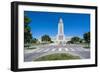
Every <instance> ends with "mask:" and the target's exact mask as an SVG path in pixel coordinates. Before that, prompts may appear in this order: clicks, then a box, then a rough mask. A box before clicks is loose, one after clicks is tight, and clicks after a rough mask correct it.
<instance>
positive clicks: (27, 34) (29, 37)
mask: <svg viewBox="0 0 100 73" xmlns="http://www.w3.org/2000/svg"><path fill="white" fill-rule="evenodd" d="M30 22H31V19H30V18H29V17H27V16H24V43H30V42H31V40H32V33H31V28H30V26H29V23H30Z"/></svg>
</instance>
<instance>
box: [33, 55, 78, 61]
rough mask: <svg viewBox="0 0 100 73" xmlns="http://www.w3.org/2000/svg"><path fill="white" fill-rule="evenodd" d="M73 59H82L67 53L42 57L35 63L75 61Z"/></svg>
mask: <svg viewBox="0 0 100 73" xmlns="http://www.w3.org/2000/svg"><path fill="white" fill-rule="evenodd" d="M73 59H80V57H79V56H74V55H71V54H66V53H56V54H50V55H46V56H42V57H40V58H37V59H36V60H34V61H51V60H73Z"/></svg>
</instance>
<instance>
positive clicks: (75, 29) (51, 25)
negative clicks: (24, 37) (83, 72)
mask: <svg viewBox="0 0 100 73" xmlns="http://www.w3.org/2000/svg"><path fill="white" fill-rule="evenodd" d="M24 15H26V16H28V17H29V18H30V19H31V20H32V21H31V23H30V24H29V26H30V27H31V31H32V36H33V38H40V37H41V36H42V35H45V34H48V35H49V36H51V37H55V36H56V35H57V32H58V22H59V19H60V18H62V19H63V23H64V34H65V35H66V37H67V36H68V37H70V36H71V37H72V36H78V37H81V38H82V36H83V34H84V33H85V32H88V31H90V14H79V13H58V12H57V13H56V12H34V11H24Z"/></svg>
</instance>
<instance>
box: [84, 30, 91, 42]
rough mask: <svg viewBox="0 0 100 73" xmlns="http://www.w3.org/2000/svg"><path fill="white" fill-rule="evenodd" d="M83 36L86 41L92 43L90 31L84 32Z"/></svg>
mask: <svg viewBox="0 0 100 73" xmlns="http://www.w3.org/2000/svg"><path fill="white" fill-rule="evenodd" d="M83 38H84V40H85V42H86V43H90V32H87V33H84V34H83Z"/></svg>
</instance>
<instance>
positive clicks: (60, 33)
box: [57, 18, 65, 44]
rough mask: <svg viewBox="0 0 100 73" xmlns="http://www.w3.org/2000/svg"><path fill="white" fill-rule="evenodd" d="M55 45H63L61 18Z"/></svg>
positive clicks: (63, 36)
mask: <svg viewBox="0 0 100 73" xmlns="http://www.w3.org/2000/svg"><path fill="white" fill-rule="evenodd" d="M57 43H58V44H65V35H64V24H63V20H62V18H60V20H59V23H58V34H57Z"/></svg>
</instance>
